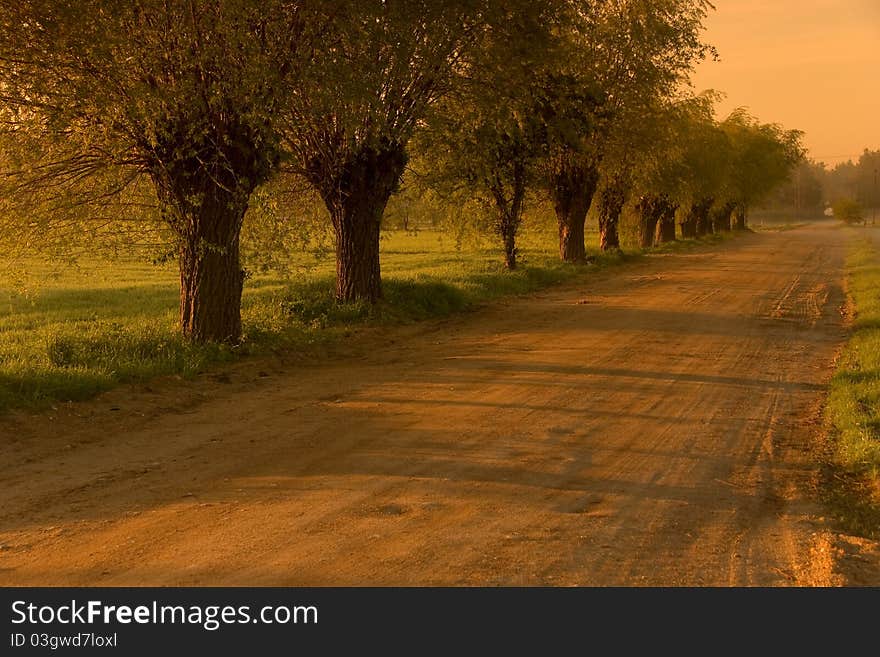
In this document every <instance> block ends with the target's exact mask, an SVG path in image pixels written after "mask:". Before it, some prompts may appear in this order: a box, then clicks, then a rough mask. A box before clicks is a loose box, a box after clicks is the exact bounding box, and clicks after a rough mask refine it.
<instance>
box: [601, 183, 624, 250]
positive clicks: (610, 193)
mask: <svg viewBox="0 0 880 657" xmlns="http://www.w3.org/2000/svg"><path fill="white" fill-rule="evenodd" d="M625 204H626V192H625V191H624V188H623V185H621V184H618V183H613V182H612V183H609V184H607V185H605V186H604V187H603V188H602V190H601V191H600V192H599V248H600V249H601V250H602V251H612V250H614V249H619V248H620V233H619V231H618V227H619V225H620V213H621V212H623V206H624V205H625Z"/></svg>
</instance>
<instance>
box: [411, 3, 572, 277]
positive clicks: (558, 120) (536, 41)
mask: <svg viewBox="0 0 880 657" xmlns="http://www.w3.org/2000/svg"><path fill="white" fill-rule="evenodd" d="M545 9H546V11H544V12H538V13H534V12H532V13H529V14H525V15H524V16H523V17H522V19H521V21H522V22H521V23H520V24H519V29H520V30H521V31H522V32H525V33H528V34H529V35H530V38H529V40H528V41H523V40H512V41H511V40H510V39H508V38H506V36H507V35H503V36H504V37H505V38H499V36H502V35H499V34H489V35H487V36H486V38H485V39H484V40H483V42H482V44H481V51H480V55H479V61H478V62H475V64H474V65H473V66H472V67H470V70H469V71H468V73H467V75H466V78H465V79H464V80H462V82H461V83H460V84H459V86H458V88H457V89H456V91H455V93H453V94H450V95H449V97H448V98H447V99H445V101H444V102H443V103H442V104H440V105H439V106H438V107H437V108H436V111H435V112H432V114H431V116H430V117H429V120H427V121H426V123H425V129H423V130H422V131H421V132H420V134H419V138H418V149H419V151H420V152H421V153H422V154H423V159H424V163H425V164H426V165H427V166H428V167H430V169H431V172H429V173H426V174H425V178H426V179H428V180H429V181H430V182H431V184H433V186H434V187H435V189H438V190H442V191H443V193H445V194H446V195H447V197H455V196H456V195H469V196H472V197H475V198H476V199H478V200H479V201H480V203H481V205H482V206H483V208H484V209H485V210H486V212H487V214H488V216H489V217H490V218H491V220H490V222H491V225H492V228H493V230H494V232H495V233H496V234H497V235H498V237H500V238H501V242H502V244H503V247H504V262H505V265H506V266H507V268H508V269H511V270H512V269H515V268H516V267H517V253H518V252H517V247H516V236H517V231H518V230H519V227H520V224H521V222H522V216H523V210H524V207H525V201H526V196H527V192H528V190H529V188H531V187H533V186H534V185H535V183H536V182H537V180H538V178H539V173H540V164H541V158H542V157H543V156H544V155H545V154H546V152H547V143H548V139H549V136H550V134H551V133H552V132H560V131H563V130H566V129H570V127H571V123H572V121H571V117H570V115H569V114H568V113H567V110H568V109H569V108H570V107H571V104H570V99H569V98H565V99H561V98H560V97H559V95H558V91H559V90H560V89H563V88H564V85H562V84H559V82H558V81H557V80H555V79H554V78H555V77H556V76H557V70H556V66H555V63H556V61H557V60H556V59H555V57H554V55H555V51H554V43H553V39H552V36H551V33H552V30H551V29H549V28H550V27H551V26H552V25H554V23H555V21H556V20H558V17H557V16H554V13H553V10H554V5H552V4H549V5H546V7H545Z"/></svg>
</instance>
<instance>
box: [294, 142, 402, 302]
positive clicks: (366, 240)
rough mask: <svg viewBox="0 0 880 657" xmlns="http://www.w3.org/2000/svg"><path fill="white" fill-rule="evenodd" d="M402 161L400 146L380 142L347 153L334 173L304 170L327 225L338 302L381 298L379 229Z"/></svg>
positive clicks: (400, 172)
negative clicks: (317, 194) (333, 245)
mask: <svg viewBox="0 0 880 657" xmlns="http://www.w3.org/2000/svg"><path fill="white" fill-rule="evenodd" d="M406 162H407V156H406V151H405V150H404V148H403V146H401V145H399V144H396V143H383V144H381V145H380V146H378V147H370V146H366V147H362V148H360V149H359V150H357V151H354V152H350V153H348V154H347V156H346V161H345V163H344V164H343V166H342V167H341V168H339V169H338V170H331V169H329V167H328V168H327V169H324V168H322V167H320V166H319V165H318V166H315V167H314V170H309V171H308V176H309V179H310V181H311V182H312V183H313V184H314V185H315V187H316V188H317V189H318V191H319V192H320V193H321V196H322V198H323V199H324V203H325V205H326V206H327V209H328V211H329V212H330V219H331V221H332V222H333V230H334V233H335V236H336V299H337V300H338V301H341V302H354V301H367V302H369V303H376V302H377V301H378V300H379V299H381V298H382V275H381V269H380V265H379V230H380V227H381V223H382V215H383V214H384V213H385V207H386V206H387V205H388V199H390V198H391V195H392V194H393V193H394V192H395V191H396V190H397V188H398V185H399V183H400V177H401V175H403V170H404V168H405V167H406Z"/></svg>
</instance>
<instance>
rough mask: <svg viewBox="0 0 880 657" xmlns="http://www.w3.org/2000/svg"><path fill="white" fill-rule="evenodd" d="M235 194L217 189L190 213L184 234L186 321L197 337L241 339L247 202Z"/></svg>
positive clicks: (191, 336)
mask: <svg viewBox="0 0 880 657" xmlns="http://www.w3.org/2000/svg"><path fill="white" fill-rule="evenodd" d="M230 196H231V195H229V194H226V193H223V192H222V191H221V190H219V189H217V190H215V193H214V194H212V195H211V198H207V199H205V200H204V201H203V202H202V205H201V208H200V212H198V214H196V215H194V216H190V217H188V219H189V221H188V223H189V226H190V229H189V230H187V231H186V234H185V235H183V236H182V239H181V246H180V255H179V264H180V326H181V330H182V331H183V336H184V337H185V338H186V339H188V340H190V341H192V342H197V343H203V342H226V343H231V344H235V343H238V342H239V341H240V340H241V293H242V288H243V286H244V271H243V270H242V268H241V264H240V261H239V235H240V232H241V223H242V219H243V218H244V213H245V211H246V209H247V204H246V203H245V204H242V203H240V202H235V201H234V200H233V199H231V198H229V197H230ZM224 197H225V198H224Z"/></svg>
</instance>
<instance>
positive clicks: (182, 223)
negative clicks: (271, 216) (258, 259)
mask: <svg viewBox="0 0 880 657" xmlns="http://www.w3.org/2000/svg"><path fill="white" fill-rule="evenodd" d="M224 155H225V161H224V165H213V166H212V165H211V164H206V163H205V162H202V161H200V160H198V159H195V158H193V159H191V160H178V161H176V162H175V161H172V162H170V163H168V164H164V165H162V166H156V167H155V168H154V170H153V171H152V172H151V174H152V178H153V182H154V184H155V187H156V192H157V195H158V197H159V200H160V202H161V204H162V209H163V215H164V217H165V220H166V221H167V223H168V225H169V226H170V227H171V229H172V230H173V231H174V232H175V234H176V235H177V240H178V265H179V270H180V272H179V274H180V309H179V312H180V314H179V318H180V328H181V332H182V333H183V336H184V338H185V339H187V340H189V341H191V342H196V343H205V342H223V343H229V344H237V343H238V342H240V340H241V293H242V288H243V286H244V279H245V272H244V270H243V269H242V268H241V262H240V259H239V256H240V248H239V239H240V234H241V226H242V221H243V219H244V215H245V212H246V211H247V207H248V200H249V199H250V195H251V192H252V191H253V189H254V186H255V185H256V184H257V183H259V182H260V181H261V180H263V179H265V175H264V174H265V173H266V171H267V169H266V168H263V164H265V163H263V164H261V163H259V162H258V161H257V159H256V157H254V152H253V151H249V150H248V149H247V148H241V149H239V150H232V149H230V152H229V153H225V154H224ZM245 172H246V173H247V174H248V175H247V176H246V175H244V174H245Z"/></svg>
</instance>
